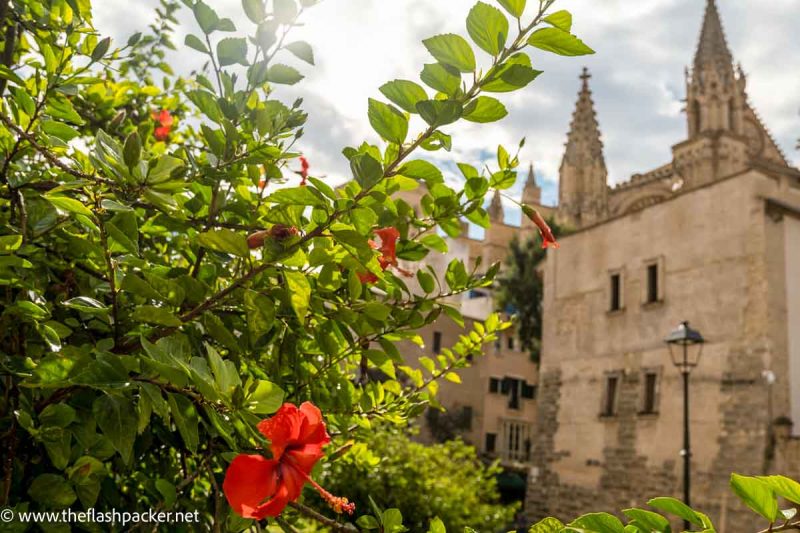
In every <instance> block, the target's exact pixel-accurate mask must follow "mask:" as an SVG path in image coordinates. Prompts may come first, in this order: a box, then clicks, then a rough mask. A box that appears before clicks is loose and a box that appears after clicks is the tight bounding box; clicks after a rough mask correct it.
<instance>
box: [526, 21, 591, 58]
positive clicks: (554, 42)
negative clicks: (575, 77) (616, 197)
mask: <svg viewBox="0 0 800 533" xmlns="http://www.w3.org/2000/svg"><path fill="white" fill-rule="evenodd" d="M528 44H529V45H531V46H534V47H536V48H539V49H541V50H546V51H548V52H553V53H555V54H558V55H562V56H583V55H587V54H593V53H594V50H592V49H591V48H589V47H588V46H586V45H585V44H584V43H583V41H581V40H580V39H578V38H577V37H575V36H574V35H572V34H571V33H569V32H566V31H564V30H560V29H558V28H542V29H540V30H536V31H535V32H533V34H532V35H531V36H530V37H528Z"/></svg>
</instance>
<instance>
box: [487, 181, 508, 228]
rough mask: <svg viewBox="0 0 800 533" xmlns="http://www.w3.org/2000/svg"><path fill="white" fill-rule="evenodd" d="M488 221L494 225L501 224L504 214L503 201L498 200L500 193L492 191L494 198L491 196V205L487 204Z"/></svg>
mask: <svg viewBox="0 0 800 533" xmlns="http://www.w3.org/2000/svg"><path fill="white" fill-rule="evenodd" d="M488 213H489V219H490V220H491V221H492V222H495V223H500V224H502V223H503V219H504V218H505V217H504V213H503V201H502V199H501V198H500V191H498V190H496V189H495V191H494V196H492V203H491V204H489V209H488Z"/></svg>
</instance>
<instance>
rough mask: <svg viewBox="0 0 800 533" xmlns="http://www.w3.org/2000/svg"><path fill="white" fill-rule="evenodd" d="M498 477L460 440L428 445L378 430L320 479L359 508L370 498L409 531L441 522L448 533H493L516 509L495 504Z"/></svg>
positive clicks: (367, 504) (494, 468)
mask: <svg viewBox="0 0 800 533" xmlns="http://www.w3.org/2000/svg"><path fill="white" fill-rule="evenodd" d="M499 472H500V468H499V467H498V466H496V465H492V466H486V465H484V464H483V463H482V462H481V461H480V459H479V458H478V456H477V453H476V451H475V448H474V447H472V446H468V445H467V444H465V443H464V442H463V441H461V440H452V441H448V442H444V443H441V444H434V445H430V446H426V445H423V444H420V443H419V442H414V441H413V440H411V438H410V437H409V435H408V434H406V433H403V432H397V431H379V432H376V433H375V434H374V435H373V436H371V437H370V438H369V440H367V441H366V442H364V443H359V444H358V445H356V446H355V447H354V449H353V451H351V453H349V454H347V455H346V456H345V457H344V458H343V459H341V460H339V461H336V462H333V463H331V464H330V465H328V467H327V468H326V469H324V470H323V475H322V479H324V483H323V484H324V485H325V486H326V487H328V488H331V489H333V492H334V493H341V494H347V495H348V497H349V498H351V499H352V500H353V501H354V502H355V503H356V507H358V508H360V509H365V510H369V509H371V508H372V505H371V504H370V502H369V499H370V498H372V499H373V500H374V502H375V503H376V504H377V505H378V506H379V507H380V508H396V509H399V510H400V512H401V513H402V515H403V518H404V525H405V526H406V527H408V528H409V529H410V530H411V531H425V529H426V528H427V525H428V522H429V521H430V520H431V519H433V518H435V517H439V518H440V519H441V521H442V523H443V524H444V525H445V527H446V528H447V529H448V530H451V531H461V530H463V529H464V527H465V526H471V527H473V528H475V529H476V530H478V531H487V532H492V531H501V530H503V529H504V528H506V527H508V526H509V525H510V524H511V523H512V522H513V521H514V513H515V512H516V510H517V506H516V505H502V504H500V503H499V502H498V498H499V493H498V491H497V484H496V481H495V476H496V475H497V474H498V473H499Z"/></svg>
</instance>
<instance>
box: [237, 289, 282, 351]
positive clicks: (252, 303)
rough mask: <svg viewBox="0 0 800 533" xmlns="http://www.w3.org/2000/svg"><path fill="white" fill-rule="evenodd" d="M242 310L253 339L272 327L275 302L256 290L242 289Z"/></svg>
mask: <svg viewBox="0 0 800 533" xmlns="http://www.w3.org/2000/svg"><path fill="white" fill-rule="evenodd" d="M244 310H245V313H246V314H247V328H248V330H249V331H250V335H251V336H252V338H253V339H254V340H257V339H259V338H260V337H261V336H262V335H264V334H265V333H267V332H268V331H269V330H270V329H272V324H273V322H274V321H275V302H273V301H272V299H270V298H267V297H266V296H264V295H262V294H259V293H257V292H256V291H251V290H246V291H244Z"/></svg>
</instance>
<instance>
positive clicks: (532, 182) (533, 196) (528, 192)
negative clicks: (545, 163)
mask: <svg viewBox="0 0 800 533" xmlns="http://www.w3.org/2000/svg"><path fill="white" fill-rule="evenodd" d="M522 203H524V204H528V205H539V204H541V203H542V189H541V188H540V187H539V185H538V184H537V183H536V175H535V174H534V172H533V163H531V166H530V168H529V169H528V179H527V180H525V186H524V187H523V188H522Z"/></svg>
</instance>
